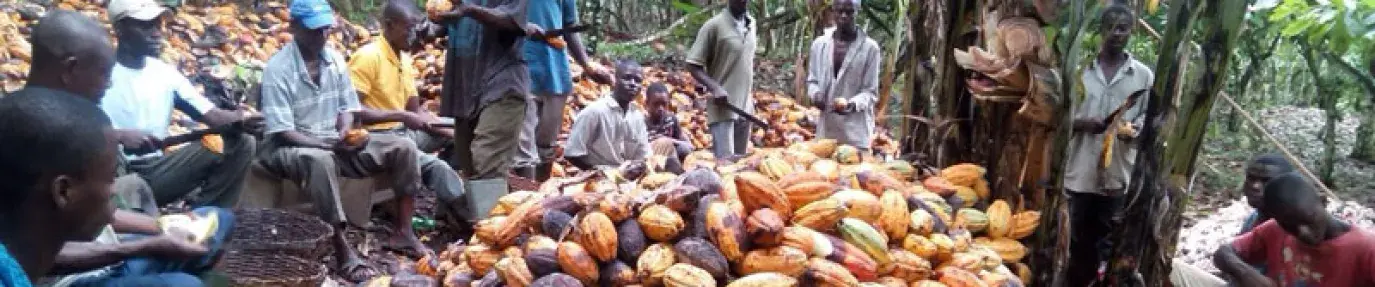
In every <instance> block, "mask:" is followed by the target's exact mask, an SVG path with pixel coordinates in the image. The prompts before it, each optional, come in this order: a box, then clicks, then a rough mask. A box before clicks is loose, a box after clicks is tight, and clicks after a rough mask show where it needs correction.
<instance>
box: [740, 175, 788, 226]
mask: <svg viewBox="0 0 1375 287" xmlns="http://www.w3.org/2000/svg"><path fill="white" fill-rule="evenodd" d="M735 188H736V189H737V190H736V192H738V193H739V196H740V202H741V203H743V204H744V206H745V211H746V212H751V211H754V210H757V209H760V208H772V209H773V210H774V211H777V212H778V215H779V216H781V217H783V218H785V219H786V218H789V217H791V216H792V212H793V209H792V205H791V204H789V203H788V196H787V195H785V194H783V190H781V189H779V188H778V185H776V184H774V183H773V180H770V179H769V178H768V177H767V176H764V175H763V174H760V173H757V172H742V173H738V174H736V175H735Z"/></svg>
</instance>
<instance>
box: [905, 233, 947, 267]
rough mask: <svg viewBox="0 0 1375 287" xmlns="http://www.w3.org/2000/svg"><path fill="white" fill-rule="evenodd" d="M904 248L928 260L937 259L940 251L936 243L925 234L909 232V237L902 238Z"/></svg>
mask: <svg viewBox="0 0 1375 287" xmlns="http://www.w3.org/2000/svg"><path fill="white" fill-rule="evenodd" d="M902 248H903V249H906V250H907V251H911V252H912V253H913V254H916V255H917V257H921V258H923V259H926V260H927V261H930V260H935V259H936V254H937V253H938V252H939V251H940V250H939V247H937V246H936V243H934V242H931V240H930V239H927V238H926V237H925V236H921V235H916V234H908V235H907V238H905V239H903V240H902Z"/></svg>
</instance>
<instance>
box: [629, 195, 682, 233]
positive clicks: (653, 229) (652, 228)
mask: <svg viewBox="0 0 1375 287" xmlns="http://www.w3.org/2000/svg"><path fill="white" fill-rule="evenodd" d="M636 220H637V221H638V222H639V223H640V230H642V231H644V233H645V236H646V237H649V239H651V240H654V241H657V242H669V241H672V240H673V239H674V238H677V237H678V233H680V232H682V231H683V228H685V227H686V226H687V223H685V222H683V216H682V215H679V214H678V213H677V212H674V211H673V210H672V209H669V208H668V207H666V206H663V205H658V204H654V205H650V206H648V207H645V208H644V210H641V211H640V217H639V218H637V219H636Z"/></svg>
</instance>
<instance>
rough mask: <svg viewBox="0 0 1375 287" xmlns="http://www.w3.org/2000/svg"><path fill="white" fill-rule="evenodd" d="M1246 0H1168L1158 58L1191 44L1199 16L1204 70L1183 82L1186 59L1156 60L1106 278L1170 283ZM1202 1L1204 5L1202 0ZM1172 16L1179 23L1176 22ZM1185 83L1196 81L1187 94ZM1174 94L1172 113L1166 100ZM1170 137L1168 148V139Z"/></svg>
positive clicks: (1121, 282) (1134, 282)
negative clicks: (1194, 179)
mask: <svg viewBox="0 0 1375 287" xmlns="http://www.w3.org/2000/svg"><path fill="white" fill-rule="evenodd" d="M1246 2H1247V1H1245V0H1221V1H1198V0H1193V1H1172V2H1170V4H1171V6H1172V7H1171V14H1170V18H1169V19H1171V23H1170V25H1169V27H1168V28H1167V29H1166V30H1167V32H1166V35H1165V39H1164V41H1163V42H1162V48H1161V51H1160V54H1161V55H1178V54H1189V53H1180V52H1184V51H1189V50H1191V49H1192V47H1193V44H1192V43H1191V42H1189V41H1188V35H1189V31H1190V27H1191V26H1192V25H1193V24H1194V22H1195V21H1194V19H1195V18H1197V17H1198V16H1199V15H1200V13H1199V12H1203V13H1201V14H1202V15H1206V16H1205V17H1204V18H1202V19H1200V21H1201V22H1203V25H1204V27H1206V28H1205V32H1204V33H1203V38H1202V39H1203V44H1202V46H1201V48H1202V51H1201V52H1202V54H1201V56H1202V64H1203V66H1202V67H1199V69H1197V73H1190V75H1196V76H1197V78H1193V77H1190V78H1188V79H1187V80H1186V77H1184V76H1185V72H1186V71H1188V70H1187V69H1185V68H1184V67H1185V64H1186V62H1185V60H1186V59H1187V58H1173V57H1161V58H1160V59H1159V62H1158V63H1157V64H1156V69H1157V72H1156V78H1155V85H1154V90H1153V93H1152V96H1151V99H1150V101H1149V102H1148V103H1147V108H1146V119H1145V122H1146V123H1147V124H1146V125H1145V127H1144V128H1143V129H1142V133H1141V139H1140V143H1139V153H1138V154H1137V158H1136V166H1135V169H1134V170H1133V172H1132V181H1131V185H1130V187H1129V188H1128V190H1127V197H1128V200H1127V201H1126V202H1127V205H1126V206H1125V209H1124V210H1122V212H1121V214H1122V215H1121V216H1120V218H1119V219H1117V220H1120V222H1121V223H1122V224H1118V225H1117V226H1119V228H1118V229H1117V230H1115V231H1114V232H1113V234H1112V235H1111V237H1110V238H1109V239H1110V240H1111V241H1112V242H1114V246H1113V255H1112V256H1111V257H1110V258H1113V259H1112V261H1111V262H1109V263H1110V266H1109V271H1108V272H1109V276H1108V280H1109V281H1111V282H1109V283H1110V284H1113V283H1115V286H1168V285H1169V282H1170V281H1169V274H1170V266H1171V260H1172V258H1173V257H1174V253H1175V244H1176V243H1177V242H1178V235H1179V234H1178V233H1179V227H1180V223H1181V219H1182V216H1180V214H1181V213H1182V212H1183V211H1184V207H1185V205H1186V204H1187V202H1188V195H1187V194H1186V190H1187V189H1188V188H1189V183H1190V182H1191V178H1192V177H1193V176H1194V174H1195V168H1196V164H1197V159H1198V152H1199V150H1200V149H1201V147H1202V143H1203V135H1204V134H1205V133H1206V131H1207V124H1208V120H1209V118H1210V114H1211V112H1212V107H1213V103H1214V101H1215V100H1216V99H1217V95H1218V92H1220V91H1221V90H1222V89H1223V88H1224V87H1225V86H1226V79H1227V76H1228V72H1229V71H1230V69H1229V68H1228V66H1229V65H1230V64H1231V60H1232V53H1231V51H1232V48H1233V46H1235V44H1236V42H1237V37H1238V36H1239V35H1240V30H1241V21H1242V19H1243V16H1244V13H1245V10H1246V9H1245V8H1246V5H1247V4H1246ZM1205 3H1206V4H1205ZM1176 19H1177V20H1176ZM1183 83H1196V85H1192V87H1190V89H1188V91H1187V93H1186V92H1183V90H1184V89H1181V86H1180V85H1182V84H1183ZM1175 99H1179V100H1180V101H1178V102H1179V105H1180V106H1179V107H1178V111H1179V114H1178V115H1177V118H1176V117H1174V116H1173V113H1171V105H1172V103H1175V102H1176V101H1175ZM1166 142H1168V143H1169V146H1168V147H1167V146H1166V145H1165V143H1166Z"/></svg>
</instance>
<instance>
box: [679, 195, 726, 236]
mask: <svg viewBox="0 0 1375 287" xmlns="http://www.w3.org/2000/svg"><path fill="white" fill-rule="evenodd" d="M719 199H721V196H720V195H718V194H708V195H706V196H702V199H700V200H698V201H697V209H696V210H693V211H692V213H690V216H691V218H684V220H685V221H687V224H686V225H687V226H686V227H684V228H683V232H680V233H682V234H680V236H682V237H696V238H707V206H708V205H711V203H712V202H715V201H717V200H719Z"/></svg>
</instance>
